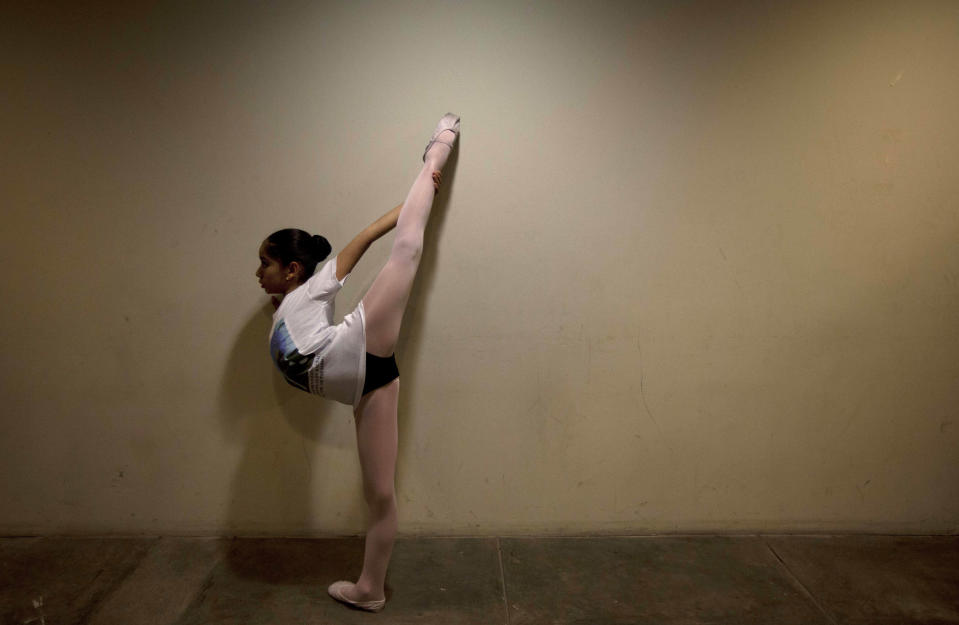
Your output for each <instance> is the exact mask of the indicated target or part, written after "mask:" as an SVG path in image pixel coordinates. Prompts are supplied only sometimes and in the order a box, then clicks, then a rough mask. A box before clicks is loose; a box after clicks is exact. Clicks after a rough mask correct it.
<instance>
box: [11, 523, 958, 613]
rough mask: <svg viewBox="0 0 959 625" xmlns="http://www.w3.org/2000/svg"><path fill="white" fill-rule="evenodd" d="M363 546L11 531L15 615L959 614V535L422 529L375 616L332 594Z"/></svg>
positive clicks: (402, 549) (401, 546) (405, 548)
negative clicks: (480, 534)
mask: <svg viewBox="0 0 959 625" xmlns="http://www.w3.org/2000/svg"><path fill="white" fill-rule="evenodd" d="M362 547H363V544H362V540H361V539H357V538H344V539H252V538H250V539H246V538H244V539H232V540H231V539H203V538H169V537H161V538H4V539H0V624H2V625H7V624H10V625H13V624H17V625H32V624H37V625H72V624H79V623H83V624H95V625H107V624H109V625H139V624H150V625H161V624H162V625H166V624H174V623H176V624H178V625H195V624H196V625H198V624H201V623H204V624H206V623H237V624H244V625H254V624H260V623H270V624H273V623H297V624H311V623H317V624H319V623H323V624H335V623H382V624H385V623H437V624H440V623H442V624H444V625H456V624H466V623H470V624H473V623H476V624H483V625H487V624H501V623H508V624H510V625H533V624H537V625H538V624H541V623H542V624H546V623H550V624H574V623H575V624H586V623H590V624H597V625H603V624H610V625H619V624H626V623H629V624H631V625H633V624H636V625H639V624H646V623H649V624H652V623H662V624H669V625H673V624H678V623H683V624H690V625H691V624H704V623H710V624H719V623H729V624H736V625H739V624H742V625H746V624H753V623H756V624H758V623H764V624H765V623H769V624H776V625H790V624H794V623H795V624H800V623H801V624H803V625H818V624H838V623H843V624H846V623H856V624H866V623H870V624H872V623H876V624H893V623H895V624H905V623H924V624H933V623H935V624H944V623H956V624H959V537H957V536H938V537H904V536H654V537H626V538H608V537H599V538H407V539H401V540H400V541H399V542H398V543H397V545H396V549H395V551H394V556H393V561H392V564H391V567H390V578H389V583H388V589H387V597H388V602H387V605H386V609H385V610H384V611H383V612H381V613H380V614H376V615H373V614H368V613H364V612H358V611H355V610H351V609H349V608H347V607H345V606H342V605H340V604H338V603H336V602H334V601H333V600H331V599H330V598H329V597H327V595H326V586H327V584H329V583H330V582H332V581H335V580H337V579H341V578H344V577H346V578H349V577H350V576H355V575H356V574H357V573H358V568H359V565H360V560H361V554H362Z"/></svg>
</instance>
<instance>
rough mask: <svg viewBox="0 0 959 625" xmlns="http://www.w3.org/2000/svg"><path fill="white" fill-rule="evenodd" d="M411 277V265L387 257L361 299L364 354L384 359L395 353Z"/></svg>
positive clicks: (413, 273) (413, 271)
mask: <svg viewBox="0 0 959 625" xmlns="http://www.w3.org/2000/svg"><path fill="white" fill-rule="evenodd" d="M415 277H416V265H415V264H413V263H410V262H405V261H402V260H399V259H397V258H395V257H392V256H391V257H390V259H389V260H388V261H387V262H386V265H385V266H384V267H383V269H381V270H380V273H379V275H378V276H376V279H375V280H373V285H372V286H370V289H369V291H367V292H366V295H365V296H363V311H364V315H365V317H366V351H368V352H370V353H371V354H373V355H374V356H380V357H382V358H385V357H387V356H391V355H392V354H393V352H394V351H395V349H396V342H397V340H398V339H399V335H400V326H402V325H403V312H404V311H405V310H406V303H407V301H408V300H409V298H410V289H411V288H412V286H413V279H414V278H415Z"/></svg>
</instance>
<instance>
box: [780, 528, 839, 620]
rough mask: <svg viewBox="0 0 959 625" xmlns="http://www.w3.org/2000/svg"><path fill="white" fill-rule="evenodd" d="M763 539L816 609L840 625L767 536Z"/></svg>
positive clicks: (827, 618)
mask: <svg viewBox="0 0 959 625" xmlns="http://www.w3.org/2000/svg"><path fill="white" fill-rule="evenodd" d="M762 541H763V544H764V545H766V549H769V551H770V552H771V553H772V554H773V556H774V557H775V558H776V560H777V561H779V566H781V567H782V568H783V570H785V571H786V574H787V575H789V577H790V578H792V580H793V581H794V582H795V583H796V584H798V585H799V588H800V589H801V590H802V591H803V592H804V593H805V594H806V597H807V598H808V599H809V600H810V601H812V604H813V605H814V606H816V609H817V610H819V612H820V613H821V614H822V615H823V616H824V617H825V618H826V620H827V621H829V622H830V623H832V625H839V624H838V623H837V622H836V620H835V619H833V618H832V617H831V616H830V615H829V613H828V612H826V609H825V608H824V607H822V605H821V604H820V603H819V600H818V599H816V596H815V595H813V594H812V592H810V590H809V589H808V588H806V585H805V584H803V583H802V581H800V579H799V578H798V577H796V574H795V573H793V572H792V571H791V570H790V569H789V566H788V565H787V564H786V561H785V560H783V559H782V557H781V556H780V555H779V554H778V553H776V550H775V549H773V546H772V545H770V544H769V542H768V541H767V540H766V539H765V538H763V539H762Z"/></svg>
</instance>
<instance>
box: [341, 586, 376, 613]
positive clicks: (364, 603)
mask: <svg viewBox="0 0 959 625" xmlns="http://www.w3.org/2000/svg"><path fill="white" fill-rule="evenodd" d="M355 589H356V584H354V583H353V582H333V583H332V584H330V587H329V588H327V592H328V593H330V596H331V597H333V598H334V599H336V600H337V601H340V602H342V603H345V604H346V605H348V606H350V607H353V608H356V609H358V610H366V611H367V612H379V611H380V610H382V609H383V606H385V605H386V598H385V597H384V598H383V599H370V598H368V597H356V598H354V597H353V593H354V592H355Z"/></svg>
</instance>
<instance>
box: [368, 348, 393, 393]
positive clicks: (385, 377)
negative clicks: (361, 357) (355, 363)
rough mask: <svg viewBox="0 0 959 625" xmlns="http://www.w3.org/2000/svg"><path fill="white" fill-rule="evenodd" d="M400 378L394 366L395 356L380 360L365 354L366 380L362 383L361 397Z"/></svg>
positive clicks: (377, 357)
mask: <svg viewBox="0 0 959 625" xmlns="http://www.w3.org/2000/svg"><path fill="white" fill-rule="evenodd" d="M398 377H400V370H399V368H398V367H397V366H396V354H392V355H390V356H387V357H386V358H381V357H379V356H374V355H373V354H371V353H369V352H366V380H365V381H364V382H363V395H366V394H367V393H369V392H370V391H375V390H376V389H378V388H380V387H381V386H386V385H387V384H389V383H390V382H392V381H393V380H395V379H396V378H398Z"/></svg>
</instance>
